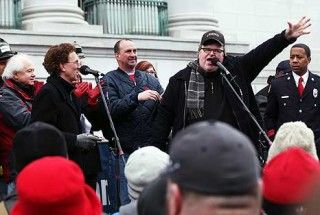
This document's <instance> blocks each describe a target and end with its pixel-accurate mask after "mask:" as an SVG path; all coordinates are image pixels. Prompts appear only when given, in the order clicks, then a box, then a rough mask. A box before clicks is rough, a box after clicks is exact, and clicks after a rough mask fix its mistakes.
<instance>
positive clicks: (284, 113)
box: [265, 44, 320, 155]
mask: <svg viewBox="0 0 320 215" xmlns="http://www.w3.org/2000/svg"><path fill="white" fill-rule="evenodd" d="M310 61H311V52H310V48H309V47H308V46H307V45H305V44H295V45H293V46H292V48H291V50H290V66H291V69H292V72H289V73H288V74H287V75H284V76H281V77H278V78H276V79H274V80H273V81H272V82H271V88H270V92H269V94H268V104H267V109H266V113H265V124H266V129H267V135H268V136H269V137H270V138H273V137H274V135H275V134H276V131H277V130H278V128H279V127H280V126H281V125H282V124H283V123H285V122H290V121H302V122H304V123H306V125H307V126H308V127H309V128H311V129H312V130H313V132H314V134H315V138H316V139H317V138H319V137H320V109H319V108H320V95H319V90H320V77H319V76H318V75H315V74H313V73H311V72H310V71H309V70H308V65H309V63H310ZM319 149H320V148H319ZM318 155H319V150H318Z"/></svg>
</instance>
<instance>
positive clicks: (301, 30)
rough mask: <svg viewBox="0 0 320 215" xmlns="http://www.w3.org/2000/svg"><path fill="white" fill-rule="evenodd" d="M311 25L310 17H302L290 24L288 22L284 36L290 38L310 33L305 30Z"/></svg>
mask: <svg viewBox="0 0 320 215" xmlns="http://www.w3.org/2000/svg"><path fill="white" fill-rule="evenodd" d="M310 26H311V22H310V18H306V17H305V16H304V17H302V18H301V19H300V20H299V22H298V23H296V24H292V23H291V22H288V28H287V29H286V33H285V37H286V38H287V39H288V40H290V39H294V38H298V37H300V36H301V35H304V34H310V31H309V30H307V28H309V27H310Z"/></svg>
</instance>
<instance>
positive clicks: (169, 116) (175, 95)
mask: <svg viewBox="0 0 320 215" xmlns="http://www.w3.org/2000/svg"><path fill="white" fill-rule="evenodd" d="M292 42H294V40H292V41H288V40H287V39H286V38H285V36H284V31H283V32H282V33H280V34H277V35H275V36H274V37H273V38H271V39H269V40H267V41H265V42H264V43H262V44H261V45H259V46H258V47H257V48H255V49H253V50H251V51H250V52H249V53H247V54H245V55H244V56H241V57H232V56H226V57H225V59H224V61H223V64H224V66H225V67H226V68H227V69H228V70H229V71H230V73H231V74H232V76H234V77H235V79H234V80H235V83H236V84H234V87H235V89H236V90H237V91H238V94H239V95H240V96H241V97H242V99H243V101H244V103H245V104H246V105H247V106H248V108H249V109H250V111H251V112H252V113H253V115H254V116H255V117H256V118H257V120H258V121H259V122H260V124H261V125H262V120H261V116H260V114H259V110H258V107H257V104H256V101H255V97H254V94H253V90H252V87H251V82H252V81H253V80H254V79H255V78H256V77H257V75H258V74H259V73H260V71H261V70H262V69H263V68H264V67H265V66H266V65H267V64H268V63H269V62H270V61H271V60H272V59H273V58H274V57H275V56H276V55H277V54H279V53H280V52H281V51H282V50H283V49H284V48H285V47H287V46H288V45H289V44H290V43H292ZM190 72H191V68H189V67H186V68H185V69H183V70H181V71H180V72H178V73H177V74H176V75H174V76H173V77H171V78H170V80H169V84H168V86H167V88H166V90H165V93H164V95H163V97H162V101H161V103H160V106H159V109H158V114H157V116H156V119H155V120H154V123H153V131H154V132H153V144H154V145H155V146H157V147H159V148H162V149H164V148H165V147H164V146H165V144H166V142H167V137H168V134H169V132H170V130H171V128H172V134H173V136H174V135H175V134H176V133H177V132H178V131H179V130H181V129H183V128H184V127H185V115H186V110H185V106H186V94H187V91H188V90H187V87H188V82H189V79H190ZM218 72H219V71H218ZM222 84H223V89H224V93H225V94H226V97H227V99H228V102H229V104H230V106H231V108H232V110H233V113H234V117H235V118H236V121H237V125H238V127H239V128H240V130H241V131H242V132H243V133H245V134H246V135H248V136H249V137H250V138H251V140H252V141H254V142H255V143H257V142H258V138H259V133H258V130H257V129H256V126H255V125H254V124H253V122H252V120H251V119H250V118H249V115H248V113H247V112H246V111H245V110H244V109H243V108H242V106H241V104H240V103H239V102H238V100H237V99H236V97H235V96H234V94H233V93H232V92H231V90H230V88H229V87H228V86H227V85H226V83H225V82H223V83H222Z"/></svg>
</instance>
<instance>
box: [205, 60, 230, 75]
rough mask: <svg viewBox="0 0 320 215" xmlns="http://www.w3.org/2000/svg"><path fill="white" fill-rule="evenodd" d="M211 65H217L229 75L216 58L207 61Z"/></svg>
mask: <svg viewBox="0 0 320 215" xmlns="http://www.w3.org/2000/svg"><path fill="white" fill-rule="evenodd" d="M209 61H211V63H212V64H213V65H217V66H218V67H219V68H220V69H222V70H223V71H224V72H225V73H226V74H227V75H231V73H230V72H229V70H228V69H227V68H226V67H225V66H224V65H223V64H222V63H221V62H220V61H219V59H218V58H212V59H209Z"/></svg>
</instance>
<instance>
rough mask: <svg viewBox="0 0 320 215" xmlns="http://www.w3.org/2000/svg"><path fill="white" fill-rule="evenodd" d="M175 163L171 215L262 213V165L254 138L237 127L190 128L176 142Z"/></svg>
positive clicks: (211, 124) (215, 124) (170, 184)
mask: <svg viewBox="0 0 320 215" xmlns="http://www.w3.org/2000/svg"><path fill="white" fill-rule="evenodd" d="M170 161H171V164H170V166H169V167H168V170H167V172H168V177H169V182H168V187H167V192H168V193H167V206H168V212H169V213H168V214H169V215H177V214H181V215H189V214H218V213H222V212H223V214H225V215H228V214H240V212H241V214H243V215H245V214H247V215H254V214H259V211H260V206H261V203H260V200H261V184H260V176H259V175H260V166H259V162H258V160H257V157H256V153H255V150H254V148H253V146H252V143H251V142H250V140H249V139H248V138H247V137H246V136H245V135H243V134H242V133H241V132H239V131H237V130H236V129H234V128H232V127H231V126H229V125H227V124H225V123H222V122H213V121H204V122H199V123H195V124H193V125H191V126H189V127H188V128H186V129H185V130H183V131H181V132H180V133H178V134H177V136H176V137H175V138H174V139H173V141H172V146H171V149H170Z"/></svg>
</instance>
